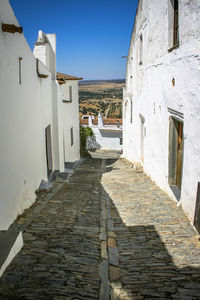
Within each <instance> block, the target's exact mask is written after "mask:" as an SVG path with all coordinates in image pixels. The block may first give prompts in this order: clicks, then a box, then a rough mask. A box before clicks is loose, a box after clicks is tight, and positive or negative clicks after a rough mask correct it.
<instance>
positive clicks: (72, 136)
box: [70, 127, 74, 146]
mask: <svg viewBox="0 0 200 300" xmlns="http://www.w3.org/2000/svg"><path fill="white" fill-rule="evenodd" d="M70 135H71V146H73V145H74V134H73V127H71V129H70Z"/></svg>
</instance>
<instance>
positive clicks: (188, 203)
mask: <svg viewBox="0 0 200 300" xmlns="http://www.w3.org/2000/svg"><path fill="white" fill-rule="evenodd" d="M169 1H170V0H169ZM169 1H158V0H148V1H147V0H143V1H140V2H139V6H138V11H137V15H136V19H135V25H134V28H133V33H132V38H131V43H130V49H129V56H128V61H127V77H126V88H125V90H124V103H123V116H124V132H123V137H124V156H125V157H126V158H127V159H129V160H130V161H137V162H138V161H140V162H141V163H142V164H143V166H144V170H145V172H146V173H147V174H148V175H150V176H151V178H152V179H153V180H154V181H155V182H156V184H157V185H159V186H160V187H161V188H162V189H163V190H164V191H166V192H167V193H168V195H170V196H171V197H172V198H173V199H174V200H176V198H175V197H174V194H173V193H172V191H171V189H170V187H169V184H168V156H169V118H170V117H175V118H178V119H179V120H180V121H181V122H183V124H184V154H183V174H182V187H181V198H180V203H181V205H182V206H183V209H184V210H185V212H186V214H187V215H188V217H189V219H190V220H191V221H193V218H194V213H195V204H196V192H197V183H198V181H199V180H200V160H199V154H200V142H199V128H200V88H199V79H200V56H199V47H200V39H199V36H200V26H199V25H200V23H199V20H200V2H199V1H197V0H194V1H187V0H180V1H179V47H178V48H176V49H174V50H173V51H168V50H169V48H170V47H171V44H170V43H171V39H170V36H169V35H170V30H169V28H170V26H171V25H170V11H169V4H170V3H169ZM141 34H142V37H143V61H142V64H141V65H139V55H140V53H139V51H140V45H139V37H140V35H141ZM131 101H132V103H133V106H132V123H131V122H130V115H131ZM142 118H144V120H145V121H144V129H143V130H144V132H143V151H144V159H143V161H142V157H141V152H142V150H141V147H142V136H141V119H142Z"/></svg>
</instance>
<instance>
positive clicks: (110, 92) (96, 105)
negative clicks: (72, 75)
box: [79, 79, 125, 119]
mask: <svg viewBox="0 0 200 300" xmlns="http://www.w3.org/2000/svg"><path fill="white" fill-rule="evenodd" d="M124 86H125V79H114V80H84V81H80V82H79V103H80V104H79V114H80V118H81V117H82V115H88V114H89V113H91V115H93V116H95V117H96V116H97V115H98V113H99V112H101V114H102V115H103V117H104V118H118V119H121V118H122V99H123V87H124Z"/></svg>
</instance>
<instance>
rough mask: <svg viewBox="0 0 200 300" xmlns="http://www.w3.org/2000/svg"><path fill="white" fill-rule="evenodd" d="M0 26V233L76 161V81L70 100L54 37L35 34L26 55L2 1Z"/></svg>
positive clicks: (7, 6) (10, 12)
mask: <svg viewBox="0 0 200 300" xmlns="http://www.w3.org/2000/svg"><path fill="white" fill-rule="evenodd" d="M0 23H1V28H0V90H1V95H0V107H1V108H0V131H1V134H0V147H1V151H0V153H1V155H0V178H1V180H0V191H1V195H0V233H1V231H2V230H7V229H8V228H9V226H10V225H11V224H12V223H13V221H14V220H15V219H16V218H17V216H18V215H20V214H21V213H22V212H23V211H24V209H26V208H28V207H29V206H30V205H31V204H32V203H33V202H34V201H35V199H36V194H35V191H36V190H37V189H38V187H39V185H40V182H41V181H42V179H43V180H46V181H48V177H49V175H50V174H51V173H52V172H53V171H55V170H56V171H61V172H63V171H64V170H65V162H66V161H74V160H78V159H79V157H80V155H79V135H78V133H77V132H78V128H79V116H78V85H77V80H78V78H76V79H75V80H74V81H73V83H72V84H70V86H72V95H71V96H72V97H71V96H69V93H68V91H67V90H68V89H70V88H68V87H67V83H66V84H64V85H63V86H66V91H64V88H63V86H60V84H59V83H58V82H57V74H56V36H55V34H44V33H43V32H42V31H40V32H39V35H38V40H37V42H36V43H35V47H34V51H33V52H34V53H32V52H31V50H30V48H29V46H28V44H27V41H26V39H25V37H24V35H23V33H22V32H23V28H22V27H20V25H19V23H18V21H17V19H16V17H15V15H14V12H13V10H12V8H11V6H10V4H9V1H8V0H1V2H0ZM70 82H72V81H70ZM70 97H71V98H70ZM69 98H70V99H71V100H72V102H71V105H68V104H65V103H64V101H63V100H68V99H69ZM65 105H66V107H65ZM71 128H73V132H72V135H73V134H74V137H73V141H74V145H72V140H71V139H70V130H71ZM70 143H71V144H70ZM75 144H76V145H75ZM69 145H70V146H69ZM64 149H65V150H64ZM19 239H21V238H19ZM20 243H21V242H20V240H19V243H18V249H19V248H20V247H21V244H20ZM16 251H17V250H15V251H14V252H13V253H16ZM2 272H3V271H2V269H1V266H0V276H1V273H2Z"/></svg>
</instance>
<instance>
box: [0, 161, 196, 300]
mask: <svg viewBox="0 0 200 300" xmlns="http://www.w3.org/2000/svg"><path fill="white" fill-rule="evenodd" d="M116 161H117V159H106V160H104V163H103V164H102V160H101V159H87V160H85V162H84V163H83V164H82V165H81V166H79V167H78V168H77V170H76V171H75V173H74V174H73V175H72V176H71V178H70V181H69V183H68V184H65V185H64V186H63V187H62V188H61V190H60V191H58V193H57V194H56V195H55V196H54V197H53V198H52V199H51V200H50V201H49V202H48V203H47V205H46V206H45V207H44V208H43V210H42V211H41V212H40V213H39V215H38V216H36V217H35V218H34V220H33V222H32V223H31V224H30V225H29V227H28V228H27V229H26V231H25V232H24V234H23V236H24V247H23V249H22V251H21V252H20V253H19V254H18V255H17V257H16V258H15V259H14V260H13V262H12V263H11V265H10V266H9V267H8V269H7V270H6V272H5V273H4V275H3V277H2V279H1V282H0V299H1V300H16V299H17V300H19V299H34V300H35V299H37V300H43V299H44V300H46V299H48V300H64V299H99V291H100V278H99V264H100V262H101V254H100V241H99V233H100V213H101V207H100V196H101V195H102V194H104V195H105V197H106V204H107V205H108V207H109V209H110V216H109V220H108V223H109V224H110V225H109V226H110V228H108V230H111V231H113V232H114V234H115V236H116V241H117V248H118V254H119V268H120V278H119V279H117V281H116V282H113V283H112V287H111V295H112V296H111V297H112V299H121V300H122V299H124V300H128V299H137V300H139V299H183V300H184V299H193V300H195V299H200V268H199V267H190V266H189V264H190V261H189V260H188V256H187V255H186V256H185V257H180V260H181V261H182V264H183V267H177V266H176V265H175V264H174V262H173V257H172V255H170V254H169V253H168V250H167V247H166V246H165V244H164V243H163V241H162V240H161V238H160V235H159V233H158V232H157V230H156V228H155V226H154V225H151V224H149V225H145V224H144V226H143V225H141V224H140V225H137V222H135V223H136V224H135V225H134V226H127V225H126V224H125V222H124V220H123V218H122V217H121V212H119V209H117V207H116V206H115V203H114V201H113V200H112V197H111V196H109V195H108V193H107V191H106V190H105V189H104V187H103V185H102V181H101V180H102V175H104V174H106V173H107V174H108V173H110V174H111V173H112V172H113V171H117V172H120V168H118V167H117V166H116V165H115V162H116ZM102 166H103V167H102ZM110 180H111V184H113V189H115V185H116V181H113V182H112V178H111V179H110ZM121 180H122V181H123V178H121ZM124 186H125V185H124ZM122 193H123V194H126V187H124V190H122ZM138 201H139V200H138ZM122 209H123V208H122ZM130 215H131V209H130ZM144 223H145V222H144ZM183 236H184V232H183ZM180 247H181V245H179V246H177V247H174V251H175V252H176V255H178V253H179V251H180ZM180 253H181V255H182V252H180ZM192 255H194V254H193V253H191V256H192ZM197 259H198V258H197ZM199 264H200V262H199V261H197V266H199Z"/></svg>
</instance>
